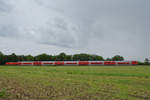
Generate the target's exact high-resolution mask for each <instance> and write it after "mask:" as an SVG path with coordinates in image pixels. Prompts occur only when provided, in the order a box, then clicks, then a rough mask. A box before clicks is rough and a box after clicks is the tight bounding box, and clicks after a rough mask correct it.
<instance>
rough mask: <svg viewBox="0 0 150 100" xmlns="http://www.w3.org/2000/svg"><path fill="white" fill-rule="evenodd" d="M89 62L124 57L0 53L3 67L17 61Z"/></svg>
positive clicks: (117, 59) (82, 54) (84, 54)
mask: <svg viewBox="0 0 150 100" xmlns="http://www.w3.org/2000/svg"><path fill="white" fill-rule="evenodd" d="M89 60H91V61H96V60H99V61H105V60H107V61H123V60H124V57H123V56H120V55H116V56H114V57H112V58H106V59H104V58H103V57H102V56H99V55H92V54H86V53H80V54H74V55H67V54H66V53H64V52H62V53H60V54H58V55H49V54H46V53H43V54H39V55H37V56H32V55H16V54H15V53H12V54H10V55H5V54H3V53H2V52H0V65H4V64H5V63H6V62H17V61H89Z"/></svg>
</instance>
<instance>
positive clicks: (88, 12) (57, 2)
mask: <svg viewBox="0 0 150 100" xmlns="http://www.w3.org/2000/svg"><path fill="white" fill-rule="evenodd" d="M149 10H150V0H0V51H2V52H3V53H5V54H10V53H13V52H14V53H16V54H32V55H37V54H40V53H48V54H58V53H60V52H66V53H68V54H74V53H90V54H98V55H102V56H104V57H105V58H106V57H112V56H114V55H117V54H119V55H122V56H124V57H125V58H126V59H127V60H133V59H134V60H143V59H144V58H146V57H147V58H150V52H149V51H150V46H149V43H150V39H149V38H150V12H149Z"/></svg>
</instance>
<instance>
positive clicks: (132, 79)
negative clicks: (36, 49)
mask: <svg viewBox="0 0 150 100" xmlns="http://www.w3.org/2000/svg"><path fill="white" fill-rule="evenodd" d="M0 100H150V66H120V67H119V66H51V67H46V66H34V67H33V66H26V67H25V66H24V67H23V66H0Z"/></svg>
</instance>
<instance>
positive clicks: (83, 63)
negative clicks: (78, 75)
mask: <svg viewBox="0 0 150 100" xmlns="http://www.w3.org/2000/svg"><path fill="white" fill-rule="evenodd" d="M137 64H138V61H19V62H6V65H19V66H67V65H68V66H69V65H71V66H97V65H98V66H100V65H119V66H120V65H137Z"/></svg>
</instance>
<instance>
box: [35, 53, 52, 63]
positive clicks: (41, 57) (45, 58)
mask: <svg viewBox="0 0 150 100" xmlns="http://www.w3.org/2000/svg"><path fill="white" fill-rule="evenodd" d="M34 60H35V61H49V60H50V56H49V55H47V54H45V53H43V54H40V55H38V56H35V58H34Z"/></svg>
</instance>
